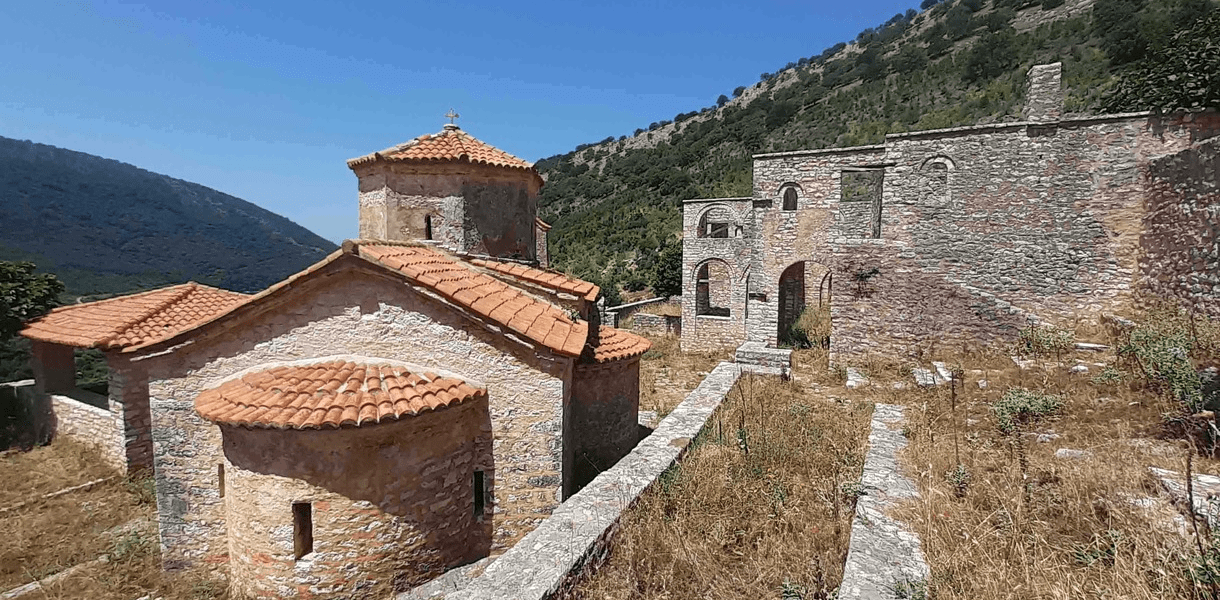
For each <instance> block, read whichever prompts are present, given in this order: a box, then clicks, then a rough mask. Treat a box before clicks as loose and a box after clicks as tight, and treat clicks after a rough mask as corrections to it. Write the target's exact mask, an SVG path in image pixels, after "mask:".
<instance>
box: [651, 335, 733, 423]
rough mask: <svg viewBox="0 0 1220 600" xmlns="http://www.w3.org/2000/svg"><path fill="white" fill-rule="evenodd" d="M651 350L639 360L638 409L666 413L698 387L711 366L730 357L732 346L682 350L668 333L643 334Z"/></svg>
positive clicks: (660, 414)
mask: <svg viewBox="0 0 1220 600" xmlns="http://www.w3.org/2000/svg"><path fill="white" fill-rule="evenodd" d="M646 337H648V339H649V340H651V341H652V349H650V350H649V351H648V352H646V353H645V354H644V356H643V358H642V359H641V360H640V410H652V411H656V412H657V415H658V416H660V417H664V416H665V415H668V414H669V413H670V412H671V411H672V410H673V409H674V407H675V406H677V405H678V404H679V403H680V402H682V399H683V398H686V395H687V394H689V393H690V392H691V390H694V389H695V388H696V387H699V382H701V381H703V378H704V376H706V375H707V374H708V373H709V372H710V371H711V370H712V369H714V368H716V365H717V364H719V363H720V362H721V361H723V360H731V359H732V356H733V349H731V348H726V349H723V350H719V351H716V352H682V351H681V350H680V349H679V348H678V338H677V336H672V335H663V336H646Z"/></svg>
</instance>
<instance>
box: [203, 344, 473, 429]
mask: <svg viewBox="0 0 1220 600" xmlns="http://www.w3.org/2000/svg"><path fill="white" fill-rule="evenodd" d="M486 397H487V390H486V389H484V388H475V387H472V386H470V385H469V384H467V383H466V382H464V381H462V380H460V379H456V378H453V377H441V376H438V375H436V374H435V373H424V374H423V375H418V374H415V373H412V372H410V371H409V370H408V369H407V368H406V367H403V366H396V365H390V364H363V363H357V362H352V361H342V360H335V361H328V362H320V363H314V364H307V365H295V366H280V367H275V368H272V369H268V370H265V371H258V372H255V373H250V374H248V375H245V376H243V377H240V378H238V379H234V380H232V381H228V382H226V383H224V384H222V385H220V386H219V387H216V388H213V389H210V390H207V391H204V392H203V393H201V394H199V396H198V397H197V398H196V399H195V410H196V411H198V412H199V414H200V416H202V417H203V418H205V419H207V420H209V421H212V422H214V423H222V424H226V425H242V426H246V427H257V428H264V429H322V428H324V427H326V428H337V427H341V426H355V427H361V426H366V425H373V424H377V423H383V422H387V421H395V420H398V419H401V418H404V417H410V416H414V415H419V414H421V413H424V412H428V411H436V410H439V409H442V408H445V407H448V406H453V405H455V404H459V403H461V402H466V401H469V400H473V399H477V398H486Z"/></svg>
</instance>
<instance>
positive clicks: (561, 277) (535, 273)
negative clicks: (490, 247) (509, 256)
mask: <svg viewBox="0 0 1220 600" xmlns="http://www.w3.org/2000/svg"><path fill="white" fill-rule="evenodd" d="M470 264H472V265H475V266H477V267H483V268H484V269H487V270H490V271H495V272H497V273H502V274H504V275H509V276H511V277H513V278H515V279H518V280H520V281H527V282H529V283H533V284H536V285H539V286H542V287H544V288H547V289H551V290H555V291H556V292H565V293H568V294H572V295H573V296H580V297H582V298H584V299H585V300H588V301H589V302H596V301H597V295H598V294H600V293H601V288H599V287H597V286H596V285H593V284H592V283H589V282H588V281H583V280H580V279H576V278H575V277H569V276H568V275H566V274H564V273H560V272H559V271H551V270H548V269H539V268H536V267H531V266H529V265H524V264H521V263H516V262H509V261H500V260H495V259H489V258H474V259H471V260H470Z"/></svg>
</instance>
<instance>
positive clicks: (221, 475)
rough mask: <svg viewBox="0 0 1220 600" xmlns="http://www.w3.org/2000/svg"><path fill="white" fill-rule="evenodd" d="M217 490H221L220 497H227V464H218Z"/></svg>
mask: <svg viewBox="0 0 1220 600" xmlns="http://www.w3.org/2000/svg"><path fill="white" fill-rule="evenodd" d="M216 488H217V489H219V490H220V497H221V498H224V497H225V464H224V463H217V464H216Z"/></svg>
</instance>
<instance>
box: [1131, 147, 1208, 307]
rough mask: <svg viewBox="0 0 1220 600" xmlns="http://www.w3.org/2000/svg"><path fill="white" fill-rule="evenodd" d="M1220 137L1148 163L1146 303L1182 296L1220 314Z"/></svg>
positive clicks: (1181, 299) (1144, 238)
mask: <svg viewBox="0 0 1220 600" xmlns="http://www.w3.org/2000/svg"><path fill="white" fill-rule="evenodd" d="M1217 173H1220V138H1212V139H1210V140H1207V141H1205V142H1201V143H1199V144H1196V145H1194V146H1192V147H1190V148H1187V149H1185V150H1183V151H1181V152H1178V153H1176V154H1171V155H1169V156H1165V157H1162V158H1158V159H1156V160H1154V161H1152V162H1151V163H1149V165H1148V179H1149V181H1150V183H1151V193H1150V194H1149V195H1148V206H1147V212H1146V213H1145V214H1144V219H1143V232H1142V234H1141V235H1140V249H1141V254H1142V259H1141V260H1140V292H1141V294H1140V295H1141V300H1142V301H1143V303H1144V304H1152V303H1155V302H1156V301H1157V300H1158V299H1169V300H1176V301H1179V302H1182V303H1184V304H1186V305H1187V306H1190V307H1192V308H1193V309H1194V310H1196V311H1199V312H1201V313H1204V314H1208V315H1211V316H1212V317H1217V318H1220V175H1217Z"/></svg>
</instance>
